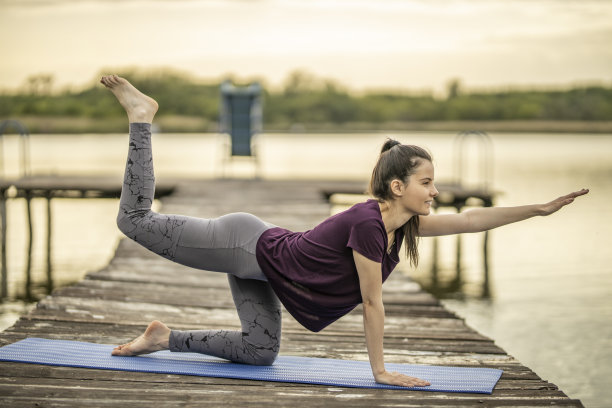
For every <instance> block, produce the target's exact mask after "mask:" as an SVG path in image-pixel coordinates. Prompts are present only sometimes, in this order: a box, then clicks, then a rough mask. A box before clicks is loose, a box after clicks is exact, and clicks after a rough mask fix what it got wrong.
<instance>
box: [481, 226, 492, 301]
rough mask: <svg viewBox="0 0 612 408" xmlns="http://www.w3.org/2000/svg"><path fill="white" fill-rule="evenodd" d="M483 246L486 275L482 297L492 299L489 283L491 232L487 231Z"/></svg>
mask: <svg viewBox="0 0 612 408" xmlns="http://www.w3.org/2000/svg"><path fill="white" fill-rule="evenodd" d="M483 241H484V242H483V245H482V263H483V265H482V267H483V273H484V282H483V287H482V297H483V298H489V297H491V287H490V284H491V283H490V281H489V231H485V233H484V240H483Z"/></svg>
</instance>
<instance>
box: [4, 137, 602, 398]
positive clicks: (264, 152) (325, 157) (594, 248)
mask: <svg viewBox="0 0 612 408" xmlns="http://www.w3.org/2000/svg"><path fill="white" fill-rule="evenodd" d="M454 136H455V135H454V133H444V132H410V133H382V132H381V133H370V134H368V133H362V134H297V133H296V134H263V135H261V136H260V137H259V140H258V144H257V145H258V152H259V157H260V159H259V168H260V174H261V175H262V176H263V177H265V178H297V179H300V178H301V179H329V178H333V179H350V180H368V179H369V175H370V172H371V168H372V166H373V165H374V163H375V161H376V158H377V154H378V151H379V149H380V146H381V145H382V143H383V141H384V140H385V138H386V137H393V138H396V139H398V140H400V141H401V142H403V143H412V144H418V145H421V146H423V147H426V148H427V149H429V150H430V151H431V152H432V153H433V156H434V161H435V162H434V165H435V168H436V179H438V180H440V181H444V180H453V179H454V178H455V177H454V176H455V175H456V173H457V172H456V170H455V167H454V163H453V157H454V152H453V139H454ZM490 136H491V139H492V146H493V150H492V155H491V158H492V169H491V170H492V172H491V175H492V177H491V178H492V189H493V190H495V191H499V192H500V195H499V196H498V197H497V198H496V202H495V204H496V205H498V206H509V205H520V204H531V203H539V202H545V201H550V200H551V199H553V198H556V197H557V196H559V195H563V194H566V193H568V192H570V191H574V190H578V189H580V188H582V187H586V188H590V189H591V192H590V194H589V195H588V196H586V197H583V198H581V199H579V200H578V201H576V202H575V203H574V204H573V205H571V206H569V207H567V208H565V209H563V210H562V211H561V212H559V213H557V214H554V215H552V216H550V217H543V218H536V219H531V220H527V221H525V222H522V223H518V224H513V225H509V226H505V227H502V228H499V229H496V230H494V231H492V232H491V233H490V236H489V255H490V261H489V264H490V276H491V296H490V297H488V298H483V297H482V296H481V290H480V289H481V286H482V275H483V273H482V269H483V268H482V253H481V245H482V238H483V236H482V235H483V234H473V235H466V236H463V237H462V248H463V249H462V270H461V272H462V277H463V282H462V285H461V286H460V290H459V291H455V292H451V293H447V294H445V295H444V300H443V302H444V303H445V304H446V305H447V307H448V308H450V309H452V310H454V311H455V312H456V313H458V314H459V315H461V316H463V317H465V318H466V320H467V323H468V324H469V325H471V326H472V327H474V328H475V329H477V330H478V331H479V332H481V333H483V334H485V335H488V336H490V337H491V338H493V339H495V341H496V342H497V344H499V345H500V346H501V347H502V348H504V349H505V350H506V351H507V352H508V353H509V354H511V355H514V356H515V357H516V358H518V359H519V360H520V361H521V362H523V363H524V364H525V365H527V366H528V367H530V368H532V369H533V370H534V371H535V372H536V373H537V374H538V375H540V376H541V377H542V378H544V379H546V380H549V381H551V382H553V383H555V384H557V385H558V386H559V387H560V388H561V389H562V390H564V391H565V392H566V393H567V394H568V395H569V396H571V397H573V398H579V399H581V400H582V401H583V403H584V404H585V405H586V406H595V407H597V406H601V407H604V406H610V405H611V404H612V388H611V387H609V382H610V379H611V378H612V324H611V323H612V251H610V242H611V241H610V238H609V237H611V236H612V211H610V210H611V209H612V205H611V203H612V135H590V134H510V133H493V134H490ZM224 140H225V139H223V138H222V137H220V136H218V135H213V134H205V135H195V134H178V135H177V134H158V135H155V136H154V140H153V147H154V160H155V170H156V175H157V178H158V180H162V179H163V178H164V177H177V176H178V177H190V178H211V177H217V176H219V175H220V174H221V171H220V169H221V168H222V157H223V152H224V148H225V147H226V146H224ZM3 147H4V162H3V163H1V162H0V165H3V166H4V167H3V168H4V169H5V174H7V175H9V176H10V175H15V174H17V172H18V163H19V161H18V157H19V154H18V139H17V136H6V137H5V139H4V146H3ZM30 150H31V163H32V172H33V173H34V174H58V175H62V174H77V173H78V174H100V175H110V176H116V177H117V180H118V183H121V180H122V175H123V168H124V164H125V157H126V152H127V136H126V135H123V134H120V135H115V134H110V135H106V134H105V135H53V136H46V135H33V136H31V143H30ZM466 153H467V155H466V163H468V166H467V167H468V169H467V171H466V174H467V177H468V180H466V182H468V183H472V184H476V183H478V182H479V180H478V179H479V177H478V172H477V170H478V163H479V161H478V154H477V153H478V149H477V145H475V144H472V145H469V146H468V148H467V149H466ZM252 165H253V163H252V162H248V161H247V162H244V163H233V170H231V171H230V173H231V174H233V175H238V176H240V175H247V176H248V175H250V174H251V173H252V170H253V166H252ZM44 205H45V203H44V201H42V200H34V202H33V211H34V225H35V234H36V235H35V237H34V238H35V245H34V252H33V258H34V259H33V266H32V268H33V269H32V271H33V272H32V273H33V279H34V282H35V287H34V288H33V289H34V290H33V292H34V293H35V294H37V295H38V296H44V290H43V287H44V284H45V250H44V237H45V234H46V233H45V230H44V225H45V208H44ZM7 208H8V214H9V221H8V234H7V235H8V251H9V255H8V262H9V265H8V268H9V275H10V281H9V287H10V293H11V300H9V301H5V302H3V303H2V304H0V329H4V328H6V327H8V326H10V325H12V324H13V322H14V321H15V320H16V319H17V318H18V316H19V315H20V314H22V313H25V312H26V311H27V310H28V309H29V308H30V307H32V306H31V303H29V302H27V301H24V300H20V299H21V298H22V297H23V293H24V289H23V287H24V282H25V278H24V276H23V275H24V268H25V253H26V251H25V250H26V225H25V216H24V214H25V213H24V202H23V200H9V202H8V205H7ZM52 211H53V222H54V230H53V237H52V243H53V249H52V261H53V266H54V279H55V282H56V284H58V285H65V284H69V283H70V282H74V281H78V280H80V279H81V278H82V277H83V276H84V274H85V273H87V272H88V271H92V270H96V269H99V268H102V267H104V265H105V264H106V263H107V262H108V261H109V260H110V258H111V257H112V255H113V252H114V249H115V247H116V244H117V241H118V239H119V238H120V234H119V232H118V231H117V228H116V226H115V216H116V211H117V201H116V200H94V199H90V200H62V199H55V200H53V201H52ZM245 211H248V203H245ZM441 211H445V210H441ZM455 239H456V238H455V237H443V238H440V239H439V241H438V246H439V254H440V256H439V259H438V261H439V271H440V280H441V281H442V282H445V281H448V280H449V279H451V278H452V277H453V276H454V271H455V242H456V241H455ZM432 246H433V240H432V239H431V238H428V239H423V240H422V243H421V264H420V265H419V268H418V269H416V270H411V269H410V268H409V267H408V265H407V263H406V262H403V263H401V264H400V267H398V271H396V273H398V272H399V273H407V274H410V275H411V276H413V277H414V278H415V279H417V280H419V281H420V282H423V283H424V284H427V283H428V282H429V280H430V274H429V272H430V269H431V266H432V257H431V251H432Z"/></svg>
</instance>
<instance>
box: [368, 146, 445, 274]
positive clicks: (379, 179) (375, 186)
mask: <svg viewBox="0 0 612 408" xmlns="http://www.w3.org/2000/svg"><path fill="white" fill-rule="evenodd" d="M422 160H428V161H430V162H432V161H433V160H432V158H431V155H430V154H429V153H428V152H427V151H426V150H425V149H423V148H421V147H419V146H414V145H405V144H401V143H400V142H398V141H397V140H393V139H387V141H386V142H385V144H384V145H383V147H382V149H381V151H380V156H379V157H378V162H377V163H376V166H374V170H373V171H372V178H371V179H370V194H371V195H372V196H373V197H374V198H376V199H377V200H378V201H379V202H383V201H385V200H391V199H393V193H392V192H391V181H393V180H395V179H397V180H401V181H402V183H404V184H407V183H408V180H409V177H410V176H411V175H412V174H414V172H415V170H416V168H417V167H418V166H419V165H420V164H421V162H422ZM402 228H403V229H404V243H405V245H406V256H407V257H408V259H410V264H411V265H413V266H417V265H418V263H419V248H418V244H419V237H418V231H419V217H411V218H410V220H409V221H408V222H407V223H406V224H404V226H403V227H402Z"/></svg>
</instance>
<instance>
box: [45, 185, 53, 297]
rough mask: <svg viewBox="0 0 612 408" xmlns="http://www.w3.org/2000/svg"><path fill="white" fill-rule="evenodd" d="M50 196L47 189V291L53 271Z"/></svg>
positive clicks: (51, 280)
mask: <svg viewBox="0 0 612 408" xmlns="http://www.w3.org/2000/svg"><path fill="white" fill-rule="evenodd" d="M51 197H52V193H51V191H49V194H48V195H47V197H46V198H47V293H49V294H50V293H51V292H52V291H53V273H52V264H51V233H52V229H51V226H52V224H51Z"/></svg>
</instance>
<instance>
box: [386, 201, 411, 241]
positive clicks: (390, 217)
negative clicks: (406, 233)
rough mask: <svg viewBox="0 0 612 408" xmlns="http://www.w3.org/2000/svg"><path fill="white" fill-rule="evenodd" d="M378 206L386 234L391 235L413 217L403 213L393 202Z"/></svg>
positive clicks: (395, 202)
mask: <svg viewBox="0 0 612 408" xmlns="http://www.w3.org/2000/svg"><path fill="white" fill-rule="evenodd" d="M378 205H379V207H380V214H381V216H382V220H383V224H385V229H386V230H387V234H391V233H392V232H393V231H395V230H396V229H398V228H400V227H402V226H403V225H404V224H406V223H407V222H408V221H409V220H410V218H412V217H413V214H411V213H407V212H405V211H403V208H401V206H400V205H399V203H397V201H395V200H393V201H383V202H382V203H380V202H379V203H378Z"/></svg>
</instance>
